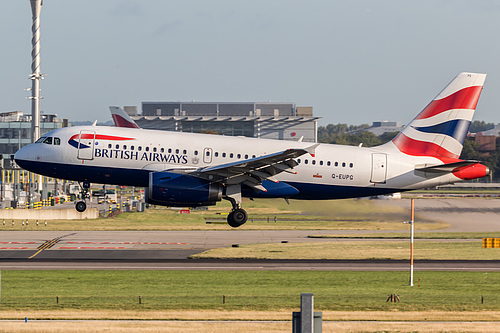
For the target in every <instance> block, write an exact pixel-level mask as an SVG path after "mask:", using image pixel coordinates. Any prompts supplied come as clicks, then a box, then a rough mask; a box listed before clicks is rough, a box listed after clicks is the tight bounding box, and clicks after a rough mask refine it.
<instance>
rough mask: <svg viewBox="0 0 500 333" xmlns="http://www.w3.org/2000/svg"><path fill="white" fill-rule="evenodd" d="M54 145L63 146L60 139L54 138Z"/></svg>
mask: <svg viewBox="0 0 500 333" xmlns="http://www.w3.org/2000/svg"><path fill="white" fill-rule="evenodd" d="M54 144H55V145H56V146H59V145H60V144H61V139H59V138H54Z"/></svg>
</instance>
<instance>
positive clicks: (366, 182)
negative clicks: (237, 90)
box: [15, 73, 489, 227]
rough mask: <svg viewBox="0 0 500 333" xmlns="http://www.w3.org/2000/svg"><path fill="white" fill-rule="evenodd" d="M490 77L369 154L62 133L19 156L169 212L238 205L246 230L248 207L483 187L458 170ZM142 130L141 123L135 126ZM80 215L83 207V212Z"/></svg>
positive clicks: (27, 165) (264, 143)
mask: <svg viewBox="0 0 500 333" xmlns="http://www.w3.org/2000/svg"><path fill="white" fill-rule="evenodd" d="M485 78H486V75H485V74H475V73H461V74H459V75H458V76H457V77H456V78H455V79H454V80H453V81H452V82H451V83H450V84H449V85H448V86H447V87H446V88H445V89H444V90H443V91H442V92H441V93H440V94H439V95H438V96H437V97H436V98H435V99H434V100H432V101H431V102H430V103H429V105H427V107H425V109H424V110H423V111H422V112H420V114H419V115H418V116H417V117H416V118H415V119H414V120H413V121H411V122H410V124H409V125H408V126H406V127H405V128H404V130H403V131H402V132H401V133H400V134H399V135H398V136H397V137H396V138H394V139H393V140H392V141H391V142H388V143H386V144H384V145H381V146H378V147H372V148H365V147H354V146H341V145H332V144H311V143H306V142H291V141H282V140H266V139H257V138H245V137H227V136H219V135H208V134H193V133H179V132H167V131H155V130H147V129H137V127H138V126H137V125H136V126H127V127H132V128H124V127H103V126H78V127H66V128H61V129H56V130H54V131H51V132H49V133H47V134H45V135H44V136H43V137H41V138H40V139H39V140H38V141H37V142H36V143H33V144H30V145H28V146H26V147H24V148H22V149H20V150H19V151H18V152H17V153H16V154H15V161H16V163H17V164H18V165H19V166H21V167H22V168H24V169H26V170H29V171H32V172H35V173H38V174H41V175H45V176H50V177H56V178H61V179H68V180H75V181H79V182H83V194H84V197H86V194H87V191H88V188H89V187H90V182H93V183H101V184H116V185H127V186H141V187H145V188H146V191H145V193H146V200H147V202H149V203H151V204H155V205H165V206H191V207H195V206H205V205H214V204H216V203H217V202H218V201H220V200H221V199H226V200H229V201H230V202H231V203H232V211H231V212H230V213H229V215H228V218H227V220H228V223H229V225H230V226H232V227H238V226H240V225H242V224H243V223H245V222H246V220H247V213H246V212H245V210H243V209H242V207H241V203H242V197H249V198H285V199H304V200H320V199H341V198H354V197H366V196H372V195H379V194H387V193H393V192H400V191H408V190H414V189H419V188H427V187H432V186H436V185H442V184H449V183H455V182H457V181H462V180H467V179H474V178H479V177H484V176H486V175H488V174H489V170H488V168H487V167H486V166H484V165H482V164H480V163H479V162H477V161H464V160H460V159H459V156H460V153H461V151H462V146H463V142H464V139H465V136H466V134H467V131H468V128H469V125H470V122H471V120H472V116H473V114H474V111H475V108H476V105H477V102H478V99H479V95H480V94H481V90H482V87H483V84H484V80H485ZM134 124H135V123H134ZM76 209H77V210H78V211H84V210H85V209H86V204H85V201H79V202H77V203H76Z"/></svg>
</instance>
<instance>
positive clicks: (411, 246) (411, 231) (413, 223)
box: [403, 198, 415, 287]
mask: <svg viewBox="0 0 500 333" xmlns="http://www.w3.org/2000/svg"><path fill="white" fill-rule="evenodd" d="M403 223H406V224H409V225H410V287H413V240H414V233H415V199H413V198H412V199H411V221H409V222H403Z"/></svg>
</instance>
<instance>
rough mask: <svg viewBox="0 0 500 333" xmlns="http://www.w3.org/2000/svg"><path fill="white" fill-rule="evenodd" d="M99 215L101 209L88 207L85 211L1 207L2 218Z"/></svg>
mask: <svg viewBox="0 0 500 333" xmlns="http://www.w3.org/2000/svg"><path fill="white" fill-rule="evenodd" d="M98 217H99V209H97V208H87V210H85V211H84V212H83V213H79V212H77V211H76V210H75V209H74V208H70V209H1V210H0V219H28V220H85V219H96V218H98Z"/></svg>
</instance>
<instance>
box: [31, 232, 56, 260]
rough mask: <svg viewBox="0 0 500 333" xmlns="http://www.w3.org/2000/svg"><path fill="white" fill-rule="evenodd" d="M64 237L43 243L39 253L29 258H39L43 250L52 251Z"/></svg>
mask: <svg viewBox="0 0 500 333" xmlns="http://www.w3.org/2000/svg"><path fill="white" fill-rule="evenodd" d="M62 237H63V236H61V237H56V238H54V239H51V240H48V241H46V242H45V243H43V244H42V245H40V246H39V247H38V251H37V252H36V253H35V254H34V255H32V256H31V257H29V258H28V259H31V258H34V257H35V256H37V255H38V254H39V253H40V252H42V251H43V250H46V249H50V248H51V247H52V246H54V245H56V244H57V243H58V242H59V240H60V239H61V238H62Z"/></svg>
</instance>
